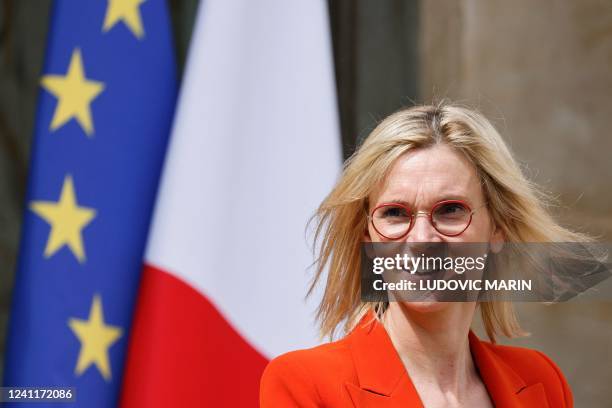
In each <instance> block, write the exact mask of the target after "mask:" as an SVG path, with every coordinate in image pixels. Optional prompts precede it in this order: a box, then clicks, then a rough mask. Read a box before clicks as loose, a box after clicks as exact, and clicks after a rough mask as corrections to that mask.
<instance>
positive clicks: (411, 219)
mask: <svg viewBox="0 0 612 408" xmlns="http://www.w3.org/2000/svg"><path fill="white" fill-rule="evenodd" d="M445 204H461V205H463V206H464V207H465V208H467V210H468V211H469V214H470V218H469V220H468V222H467V225H466V226H465V228H464V229H462V230H461V231H460V232H458V233H456V234H445V233H443V232H441V231H440V230H439V229H438V228H437V227H436V225H435V224H434V222H433V213H434V212H435V210H436V209H437V208H438V207H440V206H442V205H445ZM392 205H393V206H398V207H402V208H403V209H405V210H406V212H407V213H409V214H410V226H409V227H408V230H407V231H406V232H405V233H404V234H403V235H402V236H400V237H397V238H390V237H388V236H386V235H385V234H383V233H381V232H380V231H379V230H378V228H376V225H375V224H374V222H373V221H372V219H373V216H374V213H375V212H376V210H378V209H379V208H382V207H389V206H392ZM484 206H485V204H483V205H482V206H480V207H477V208H475V209H474V210H472V207H470V205H469V204H468V203H467V202H465V201H463V200H442V201H438V202H437V203H435V204H434V205H433V206H432V207H431V210H430V211H429V212H426V211H417V212H413V211H412V210H411V209H410V207H408V206H407V205H404V204H402V203H394V202H390V203H382V204H379V205H377V206H376V207H375V208H374V209H373V210H372V211H371V212H370V215H369V216H368V218H369V221H370V222H371V223H372V227H374V230H376V232H377V233H378V234H379V235H380V236H382V237H383V238H386V239H389V240H391V241H397V240H398V239H402V238H404V237H405V236H406V235H408V234H409V233H410V230H411V229H412V227H413V226H414V219H415V218H416V217H417V216H418V215H419V214H426V215H427V216H428V218H429V223H430V224H431V226H432V227H434V229H435V230H436V231H438V233H440V234H442V235H444V236H445V237H456V236H459V235H461V234H463V233H464V232H465V230H467V229H468V228H469V227H470V225H471V224H472V216H473V215H474V213H475V212H476V210H478V209H479V208H482V207H484Z"/></svg>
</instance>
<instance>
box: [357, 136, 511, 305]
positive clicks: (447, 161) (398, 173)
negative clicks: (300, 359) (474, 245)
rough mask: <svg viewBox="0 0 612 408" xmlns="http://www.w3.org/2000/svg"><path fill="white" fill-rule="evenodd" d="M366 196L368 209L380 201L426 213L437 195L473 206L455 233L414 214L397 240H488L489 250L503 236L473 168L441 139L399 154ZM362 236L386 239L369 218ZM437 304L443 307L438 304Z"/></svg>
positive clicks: (372, 238)
mask: <svg viewBox="0 0 612 408" xmlns="http://www.w3.org/2000/svg"><path fill="white" fill-rule="evenodd" d="M369 198H370V200H369V202H370V209H369V210H370V211H371V210H372V209H373V208H375V207H376V206H379V205H381V204H383V203H396V202H401V203H405V205H406V206H408V207H409V208H410V209H411V210H412V211H413V212H415V213H416V212H417V211H424V212H429V211H430V210H431V208H432V206H433V205H434V204H436V203H438V202H440V201H442V200H462V201H465V202H466V203H467V204H468V205H469V207H470V208H472V209H478V210H477V211H475V213H474V214H473V216H472V221H471V223H470V225H469V227H468V228H467V229H466V230H465V231H464V232H463V233H461V234H460V235H458V236H454V237H449V236H445V235H443V234H441V233H439V232H438V231H437V230H436V229H435V228H434V227H433V226H432V225H431V223H430V220H429V217H427V216H422V215H421V216H417V217H415V218H414V220H413V224H412V227H411V229H410V231H409V232H408V234H407V235H406V236H405V237H403V238H401V239H400V240H399V242H407V243H419V242H441V243H442V242H448V243H452V242H481V243H482V242H489V243H491V244H492V247H493V249H494V250H495V247H498V246H499V245H501V242H502V239H503V237H502V234H501V232H500V231H499V229H497V228H496V227H495V225H494V224H493V222H492V220H491V217H490V215H489V212H488V210H487V207H486V206H485V197H484V194H483V191H482V188H481V185H480V179H479V177H478V174H477V172H476V168H475V167H474V166H473V165H472V163H470V162H469V161H468V160H467V159H466V158H465V157H464V156H463V155H462V154H461V153H460V152H457V151H455V150H454V149H452V148H451V147H449V146H447V145H444V144H441V145H436V146H433V147H430V148H426V149H416V150H414V151H410V152H408V153H406V154H404V155H402V156H400V158H399V159H397V161H396V162H395V163H394V165H393V167H392V168H391V171H390V173H389V175H388V176H387V178H386V180H385V182H384V183H382V185H381V186H379V188H378V189H376V190H375V191H374V193H373V194H372V195H371V196H370V197H369ZM364 238H365V240H366V241H368V242H370V241H371V242H384V241H388V239H386V238H384V237H382V236H381V235H379V234H378V233H377V231H376V230H375V229H374V227H373V226H372V223H371V222H369V223H368V228H367V231H366V233H365V237H364ZM395 242H398V241H395ZM438 307H443V306H442V305H440V304H439V303H438Z"/></svg>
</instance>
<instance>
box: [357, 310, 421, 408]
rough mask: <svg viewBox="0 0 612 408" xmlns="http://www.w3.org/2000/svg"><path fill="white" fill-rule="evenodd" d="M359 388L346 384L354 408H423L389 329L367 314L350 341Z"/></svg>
mask: <svg viewBox="0 0 612 408" xmlns="http://www.w3.org/2000/svg"><path fill="white" fill-rule="evenodd" d="M348 342H349V347H350V349H351V355H352V356H353V361H354V363H355V368H356V371H357V378H358V380H359V385H355V384H351V383H346V384H345V388H346V389H347V391H348V393H349V395H350V397H351V400H352V402H353V405H355V407H359V408H366V407H381V408H391V407H411V408H412V407H416V408H423V404H422V402H421V400H420V398H419V395H418V393H417V391H416V389H415V388H414V385H413V384H412V382H411V381H410V378H409V377H408V375H407V374H406V370H405V368H404V365H403V364H402V361H401V360H400V358H399V355H398V354H397V352H396V351H395V348H394V347H393V343H391V339H390V338H389V336H388V335H387V332H386V331H385V328H384V327H383V326H382V325H381V324H379V323H378V322H377V321H376V320H374V317H373V314H371V313H368V314H366V315H365V316H364V317H363V319H362V320H361V322H360V323H359V324H358V325H357V327H356V328H355V329H354V330H353V332H352V333H351V334H350V335H349V337H348Z"/></svg>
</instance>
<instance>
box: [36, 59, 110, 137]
mask: <svg viewBox="0 0 612 408" xmlns="http://www.w3.org/2000/svg"><path fill="white" fill-rule="evenodd" d="M41 84H42V86H43V87H44V88H45V89H46V90H47V91H49V92H51V93H52V94H53V95H55V97H56V98H57V106H56V107H55V113H54V114H53V119H52V120H51V131H54V130H56V129H57V128H59V127H61V126H63V125H64V124H65V123H66V122H68V121H69V120H70V119H72V118H75V119H76V120H77V122H79V124H80V125H81V127H82V128H83V130H84V131H85V133H86V134H87V136H91V135H92V134H93V131H94V127H93V122H92V119H91V110H90V108H89V105H90V104H91V102H92V101H93V100H94V99H95V98H96V97H97V96H98V95H99V94H100V92H102V91H103V90H104V83H102V82H98V81H90V80H88V79H87V78H85V72H84V69H83V60H82V58H81V51H80V50H79V49H78V48H75V50H74V51H73V52H72V57H71V58H70V65H69V66H68V72H66V75H65V76H62V75H45V76H43V77H42V81H41Z"/></svg>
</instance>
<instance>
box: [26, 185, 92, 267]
mask: <svg viewBox="0 0 612 408" xmlns="http://www.w3.org/2000/svg"><path fill="white" fill-rule="evenodd" d="M30 209H31V210H32V211H34V212H35V213H36V214H37V215H38V216H39V217H41V218H43V219H44V220H45V221H47V222H48V223H49V225H51V231H50V232H49V238H48V239H47V246H46V247H45V254H44V255H45V258H49V257H50V256H52V255H53V254H55V253H56V252H57V251H59V250H60V249H61V248H62V247H63V246H64V245H68V248H70V250H71V251H72V253H73V254H74V256H75V257H76V258H77V259H78V260H79V262H81V263H83V262H84V261H85V250H84V249H83V238H82V236H81V230H82V229H83V228H85V227H86V226H87V225H88V224H89V223H90V222H91V221H92V220H93V218H94V217H95V216H96V210H94V209H93V208H88V207H79V206H78V205H77V200H76V194H75V192H74V184H73V182H72V177H71V176H70V175H67V176H66V177H65V178H64V185H63V186H62V192H61V194H60V198H59V201H57V202H55V201H32V202H31V203H30Z"/></svg>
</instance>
